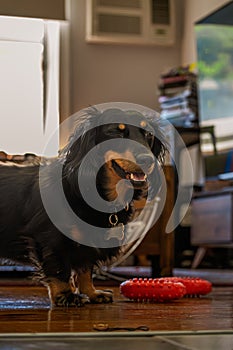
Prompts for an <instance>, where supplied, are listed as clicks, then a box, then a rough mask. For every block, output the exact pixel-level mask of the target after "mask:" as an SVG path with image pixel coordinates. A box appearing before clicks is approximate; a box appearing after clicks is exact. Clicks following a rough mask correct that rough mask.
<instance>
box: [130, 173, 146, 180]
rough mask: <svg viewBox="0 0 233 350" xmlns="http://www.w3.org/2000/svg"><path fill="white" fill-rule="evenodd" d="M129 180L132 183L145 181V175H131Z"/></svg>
mask: <svg viewBox="0 0 233 350" xmlns="http://www.w3.org/2000/svg"><path fill="white" fill-rule="evenodd" d="M130 179H131V180H133V181H145V180H146V175H145V174H143V173H131V174H130Z"/></svg>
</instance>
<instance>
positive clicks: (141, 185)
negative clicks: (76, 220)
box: [0, 108, 166, 306]
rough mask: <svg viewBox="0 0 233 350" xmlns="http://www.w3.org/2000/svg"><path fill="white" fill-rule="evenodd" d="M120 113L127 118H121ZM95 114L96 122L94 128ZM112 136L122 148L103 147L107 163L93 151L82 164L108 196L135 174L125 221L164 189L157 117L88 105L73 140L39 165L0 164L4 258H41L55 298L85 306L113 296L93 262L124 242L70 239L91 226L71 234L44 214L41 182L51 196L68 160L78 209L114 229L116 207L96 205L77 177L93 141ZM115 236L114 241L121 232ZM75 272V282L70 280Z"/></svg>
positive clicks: (65, 180) (70, 190) (68, 187)
mask: <svg viewBox="0 0 233 350" xmlns="http://www.w3.org/2000/svg"><path fill="white" fill-rule="evenodd" d="M122 117H123V118H124V120H128V121H129V123H128V124H127V123H122V122H120V123H119V122H118V121H119V119H120V120H122ZM96 118H97V119H96ZM93 120H95V127H91V126H92V122H93ZM96 121H97V123H96ZM132 121H134V123H133V124H134V125H132ZM77 135H81V136H79V137H78V136H77ZM112 139H116V149H108V150H105V153H104V154H103V153H102V152H100V156H101V157H103V156H104V157H105V156H106V159H105V161H104V162H103V166H101V167H100V169H99V168H98V167H99V163H98V162H97V159H96V158H95V157H93V159H92V161H91V164H88V166H86V167H84V168H83V169H82V176H84V177H86V179H87V180H88V179H91V178H92V177H93V176H96V174H97V176H96V187H97V190H98V193H99V195H100V196H101V197H102V198H103V199H104V200H105V201H107V202H109V203H110V202H111V201H113V200H114V199H116V197H117V193H116V184H117V183H118V181H119V180H121V179H128V180H129V181H130V183H131V185H132V186H133V189H134V193H133V198H132V200H131V202H130V203H129V205H127V206H126V207H124V208H123V209H120V210H119V211H118V212H117V218H118V222H119V224H120V225H121V226H122V225H125V224H127V223H128V222H129V221H130V220H131V219H132V218H133V217H134V214H135V207H137V203H140V201H145V200H146V198H147V196H148V193H149V195H150V197H151V198H153V197H154V196H155V195H156V193H157V191H158V188H159V185H160V179H159V172H158V166H157V162H156V160H158V161H159V162H160V163H161V162H162V161H163V158H164V154H165V151H166V147H165V144H166V142H165V140H164V139H163V135H162V132H161V130H160V126H159V120H157V119H155V118H152V117H145V116H144V115H142V114H140V113H138V112H135V111H122V110H120V109H108V110H106V111H104V112H100V111H98V110H97V109H95V108H90V109H88V110H87V112H86V113H85V115H84V117H83V118H82V120H81V122H79V123H78V125H77V129H76V132H74V134H73V136H72V137H71V139H70V141H69V143H68V145H67V146H66V147H65V148H64V149H63V150H62V151H61V152H60V154H59V156H58V157H57V158H56V159H55V160H52V161H50V162H45V164H44V165H41V166H40V168H39V166H38V165H30V166H19V165H15V164H12V165H9V164H3V163H2V164H1V165H0V194H1V201H0V239H1V244H0V257H1V258H5V259H12V260H14V261H18V262H22V263H33V264H34V265H36V267H37V268H39V270H40V273H41V276H42V281H43V283H45V284H46V285H47V286H48V291H49V296H50V299H51V303H52V305H57V306H64V305H66V306H77V305H78V306H79V305H82V304H84V303H85V302H86V301H87V300H90V301H91V302H110V301H112V293H111V291H98V290H96V289H95V288H94V286H93V283H92V269H93V266H95V265H97V264H99V263H100V262H106V261H107V260H109V259H111V258H112V257H114V256H117V254H118V253H119V251H120V247H119V246H118V245H120V243H119V244H118V245H117V244H116V245H115V246H114V245H113V246H112V247H110V248H98V247H96V248H95V247H92V246H87V245H84V244H82V243H81V244H80V243H78V242H77V241H76V240H74V239H71V238H72V237H73V236H74V237H76V236H77V235H78V234H81V236H82V235H85V232H81V233H80V232H79V227H71V228H70V230H71V231H72V230H74V232H70V237H71V238H69V237H67V235H64V234H63V233H62V232H60V230H59V229H58V228H57V227H56V226H55V225H54V224H53V223H52V221H51V220H50V218H49V216H48V214H47V213H46V210H45V208H44V206H43V203H42V200H41V195H40V188H39V187H40V186H46V188H48V191H49V192H50V191H51V195H53V186H54V181H55V178H56V176H55V174H56V169H57V167H58V166H61V164H62V166H63V168H62V169H63V170H62V184H63V189H64V194H65V196H66V199H67V201H68V203H69V205H70V207H71V208H72V211H73V212H74V213H75V214H76V215H77V216H78V217H80V218H81V219H82V220H84V221H85V222H87V223H88V224H91V225H92V226H96V227H102V228H107V229H109V230H111V223H110V221H109V215H110V214H109V213H105V212H102V211H99V210H97V209H95V208H92V207H91V206H90V205H88V204H87V203H86V202H85V200H84V199H83V197H82V194H81V193H80V188H79V181H78V176H79V170H80V165H81V164H82V161H83V158H84V156H85V155H86V154H87V153H88V152H89V151H90V150H91V149H93V147H95V146H98V145H100V147H101V143H102V142H103V141H107V140H112ZM119 139H120V140H121V139H127V140H128V139H129V140H133V141H136V143H133V145H132V146H131V147H133V148H134V149H130V145H131V144H130V143H129V148H128V149H124V147H123V146H121V142H120V140H119ZM137 144H138V145H143V146H144V148H143V149H144V150H146V151H144V152H143V153H142V152H141V148H139V152H140V153H137V149H135V147H136V146H137ZM117 145H118V147H117ZM119 145H120V146H119ZM121 155H122V156H123V157H122V158H121ZM124 155H127V158H129V160H128V159H126V158H125V157H124ZM142 168H143V169H144V171H142ZM39 169H42V173H43V170H44V169H45V173H46V178H45V179H44V180H43V181H42V182H41V183H40V184H39ZM145 169H146V170H145ZM145 172H147V174H146V173H145ZM131 174H132V175H131ZM87 182H88V181H87ZM39 185H40V186H39ZM87 191H88V188H87ZM125 194H126V193H123V194H122V196H123V197H124V195H125ZM121 199H122V198H121ZM123 199H124V198H123ZM139 207H140V206H139ZM67 227H69V224H68V223H67ZM109 239H111V238H109ZM112 239H115V240H116V237H115V238H112ZM72 274H73V277H74V278H73V283H70V280H71V275H72ZM76 288H77V289H76ZM85 295H86V296H85Z"/></svg>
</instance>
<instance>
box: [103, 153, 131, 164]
mask: <svg viewBox="0 0 233 350" xmlns="http://www.w3.org/2000/svg"><path fill="white" fill-rule="evenodd" d="M104 158H105V162H109V161H111V160H115V159H117V160H119V159H122V158H126V159H127V160H130V161H131V162H134V163H136V159H135V157H134V156H133V154H132V152H130V151H125V152H124V153H118V152H114V151H112V150H109V151H107V152H106V153H105V157H104Z"/></svg>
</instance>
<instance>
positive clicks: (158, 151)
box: [151, 121, 169, 165]
mask: <svg viewBox="0 0 233 350" xmlns="http://www.w3.org/2000/svg"><path fill="white" fill-rule="evenodd" d="M153 128H154V143H153V146H152V148H151V151H152V153H153V154H154V156H155V158H156V159H157V160H158V161H159V163H160V164H161V165H163V164H164V161H165V155H166V153H167V151H168V148H169V147H168V142H167V140H166V138H165V135H164V133H163V130H162V128H161V126H160V123H159V121H158V122H156V123H154V124H153Z"/></svg>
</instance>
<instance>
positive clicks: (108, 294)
mask: <svg viewBox="0 0 233 350" xmlns="http://www.w3.org/2000/svg"><path fill="white" fill-rule="evenodd" d="M89 298H90V302H91V303H93V304H101V303H104V304H107V303H112V302H113V292H112V290H108V289H105V290H97V289H96V290H95V291H94V293H93V294H91V295H89Z"/></svg>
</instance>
